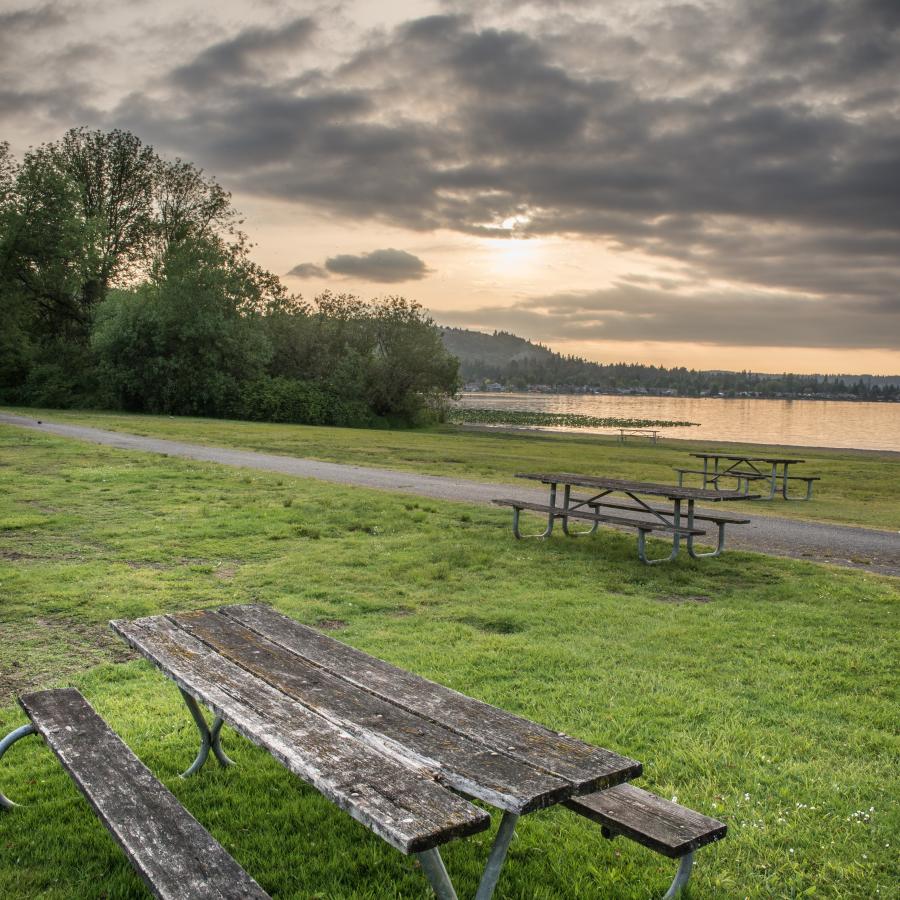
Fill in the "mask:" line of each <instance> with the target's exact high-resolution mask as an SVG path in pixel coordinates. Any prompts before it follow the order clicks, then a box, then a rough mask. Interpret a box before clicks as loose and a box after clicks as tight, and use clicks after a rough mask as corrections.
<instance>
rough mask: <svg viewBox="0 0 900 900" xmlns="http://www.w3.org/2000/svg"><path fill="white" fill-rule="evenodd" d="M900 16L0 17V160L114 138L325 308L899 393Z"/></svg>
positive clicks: (890, 10) (165, 9)
mask: <svg viewBox="0 0 900 900" xmlns="http://www.w3.org/2000/svg"><path fill="white" fill-rule="evenodd" d="M898 113H900V0H790V2H783V0H696V2H693V0H686V2H677V0H623V2H620V0H604V2H602V3H600V2H593V3H590V2H580V0H543V2H539V3H522V2H511V0H478V2H470V0H432V2H427V0H417V2H413V0H380V2H377V3H375V2H362V0H357V2H334V3H329V2H325V3H307V2H294V3H283V2H280V0H256V2H245V0H218V2H216V3H197V2H194V3H191V2H184V0H177V2H176V0H153V2H145V0H118V2H117V3H114V4H111V3H109V2H108V0H103V2H94V0H71V2H65V0H62V2H48V3H45V4H41V3H40V2H30V3H23V2H22V0H0V140H6V141H8V142H9V143H10V145H11V147H12V149H13V152H14V153H15V154H17V155H18V156H20V157H21V154H22V153H24V152H25V151H26V150H27V148H28V147H29V146H35V145H38V144H40V143H42V142H44V141H48V140H54V139H57V138H59V137H61V136H62V134H63V133H64V132H65V131H66V129H68V128H71V127H75V126H79V125H86V126H89V127H91V128H102V129H111V128H123V129H127V130H130V131H133V132H134V133H135V134H137V135H138V136H139V137H140V138H141V139H142V140H143V141H144V142H145V143H148V144H151V145H152V146H153V147H154V148H155V149H156V150H157V151H159V152H160V153H161V154H162V155H164V156H166V157H169V158H174V157H176V156H179V157H181V158H183V159H188V160H191V161H193V162H194V163H196V164H197V165H198V166H201V167H202V168H203V169H204V170H205V171H206V172H207V173H208V174H211V175H214V176H215V177H216V178H217V180H218V181H219V182H220V183H221V184H222V185H223V187H225V188H226V189H227V190H229V191H231V192H232V194H233V199H234V203H235V205H236V207H237V208H238V209H239V210H240V211H241V212H242V213H243V215H244V224H243V228H244V230H245V231H246V232H247V234H248V235H249V237H250V238H251V240H252V241H253V242H254V244H255V246H254V248H253V255H254V258H255V259H256V260H257V261H258V262H259V263H261V264H262V265H264V266H265V267H266V268H268V269H270V270H271V271H273V272H275V273H276V274H278V275H279V276H281V277H282V278H283V280H284V282H285V283H286V284H287V285H288V287H289V288H290V289H291V290H293V291H295V292H298V293H301V294H302V295H303V296H304V297H306V298H308V299H311V298H312V297H314V296H315V295H316V294H318V293H320V292H322V291H324V290H332V291H336V292H352V293H356V294H359V295H360V296H363V297H366V298H369V297H378V296H385V295H390V294H400V295H403V296H405V297H408V298H410V299H415V300H418V301H419V302H420V303H422V304H423V305H424V306H425V307H426V308H427V309H428V310H429V311H430V312H431V314H432V315H433V316H434V318H435V320H436V321H438V322H439V323H440V324H443V325H454V326H459V327H468V328H475V329H478V330H482V331H492V330H494V329H500V330H506V331H511V332H513V333H515V334H519V335H522V336H523V337H527V338H530V339H532V340H537V341H541V342H543V343H544V344H547V345H549V346H551V347H553V348H554V349H556V350H559V351H561V352H566V353H577V354H579V355H582V356H585V357H587V358H589V359H593V360H597V361H600V362H618V361H629V362H644V363H652V364H662V365H685V366H688V367H690V368H704V369H738V370H740V369H752V370H756V371H769V372H772V371H774V372H781V371H795V372H852V373H862V372H867V373H874V374H897V373H900V115H898Z"/></svg>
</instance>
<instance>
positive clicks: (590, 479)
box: [516, 472, 756, 503]
mask: <svg viewBox="0 0 900 900" xmlns="http://www.w3.org/2000/svg"><path fill="white" fill-rule="evenodd" d="M516 478H527V479H530V480H532V481H540V482H542V483H544V484H563V485H565V484H569V485H572V486H573V487H586V488H598V489H599V490H609V491H622V492H623V493H632V494H646V495H648V496H656V497H667V498H668V499H670V500H708V501H710V502H711V503H717V502H721V501H723V500H751V499H753V498H754V497H755V496H756V495H754V494H745V493H742V492H741V491H723V490H710V489H708V488H689V487H680V486H678V485H674V484H658V483H657V482H654V481H629V480H627V479H624V478H603V477H600V476H594V475H577V474H575V473H572V472H550V473H527V472H520V473H517V474H516Z"/></svg>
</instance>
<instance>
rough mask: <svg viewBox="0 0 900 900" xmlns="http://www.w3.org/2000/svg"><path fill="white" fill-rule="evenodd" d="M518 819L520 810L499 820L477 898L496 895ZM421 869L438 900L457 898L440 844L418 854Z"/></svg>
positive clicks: (484, 899)
mask: <svg viewBox="0 0 900 900" xmlns="http://www.w3.org/2000/svg"><path fill="white" fill-rule="evenodd" d="M518 821H519V816H518V814H517V813H512V812H505V813H503V818H502V819H501V820H500V827H499V828H498V829H497V834H496V835H495V836H494V843H493V844H491V852H490V855H489V856H488V861H487V863H485V866H484V872H482V874H481V881H479V882H478V890H477V891H476V892H475V900H491V897H493V896H494V889H495V888H496V887H497V882H498V880H499V879H500V872H501V871H502V870H503V864H504V863H505V862H506V854H507V851H508V850H509V845H510V843H511V842H512V839H513V837H514V835H515V833H516V823H517V822H518ZM416 857H417V859H418V860H419V863H420V864H421V866H422V870H423V871H424V872H425V874H426V876H428V881H429V883H430V884H431V887H432V890H434V893H435V895H436V896H437V898H438V900H457V895H456V889H455V888H454V887H453V882H452V881H451V880H450V876H449V875H448V874H447V867H446V866H445V865H444V860H443V859H441V852H440V850H438V848H437V847H432V849H431V850H424V851H423V852H422V853H417V854H416Z"/></svg>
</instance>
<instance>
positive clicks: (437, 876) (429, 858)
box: [416, 847, 458, 900]
mask: <svg viewBox="0 0 900 900" xmlns="http://www.w3.org/2000/svg"><path fill="white" fill-rule="evenodd" d="M416 858H417V859H418V860H419V864H420V865H421V866H422V871H423V872H425V875H426V876H427V877H428V882H429V884H430V885H431V889H432V890H433V891H434V894H435V896H436V897H437V898H438V900H458V898H457V896H456V890H455V889H454V887H453V882H452V881H451V880H450V876H449V875H448V874H447V867H446V866H445V865H444V860H442V859H441V851H440V850H438V848H437V847H432V848H431V849H430V850H424V851H422V853H417V854H416Z"/></svg>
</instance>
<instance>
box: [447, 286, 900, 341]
mask: <svg viewBox="0 0 900 900" xmlns="http://www.w3.org/2000/svg"><path fill="white" fill-rule="evenodd" d="M432 315H434V317H435V318H436V319H437V320H438V321H440V322H442V323H444V324H447V325H458V326H468V327H476V328H477V327H493V328H506V329H510V328H511V329H512V330H513V331H517V333H520V334H524V335H528V336H532V337H535V338H538V339H541V340H544V341H551V342H552V341H553V340H582V341H590V340H594V341H624V342H631V341H648V342H653V341H658V342H663V343H695V344H708V345H719V346H747V347H817V348H820V347H829V348H844V349H888V350H896V349H900V328H898V326H900V309H898V308H897V307H896V306H894V305H890V304H888V305H886V306H885V305H881V304H859V303H857V302H853V301H850V300H847V299H842V300H840V301H839V302H836V303H835V302H829V301H825V300H822V299H814V298H810V297H808V296H805V295H789V294H780V295H774V294H768V293H761V292H757V293H735V292H724V291H723V292H715V291H708V292H704V293H695V294H673V293H670V292H663V291H654V290H648V289H646V288H642V287H637V286H635V285H631V284H617V285H614V286H613V287H611V288H608V289H605V290H598V291H585V292H576V293H567V294H557V295H553V296H549V297H540V298H533V299H531V300H528V301H524V302H522V303H520V304H517V305H515V306H513V307H483V308H480V309H475V310H470V311H458V310H432ZM850 319H852V322H853V326H852V327H850V328H848V325H847V323H848V320H850Z"/></svg>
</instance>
